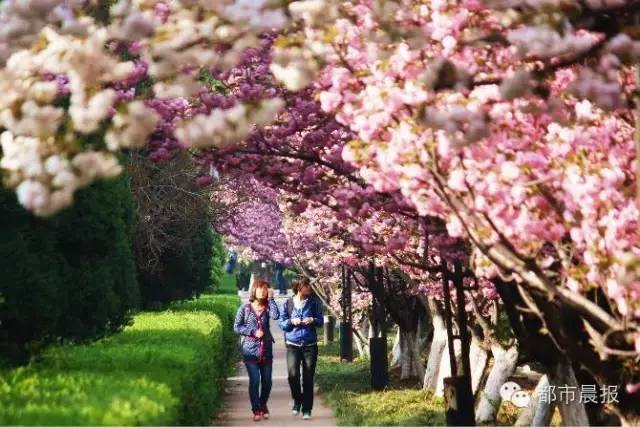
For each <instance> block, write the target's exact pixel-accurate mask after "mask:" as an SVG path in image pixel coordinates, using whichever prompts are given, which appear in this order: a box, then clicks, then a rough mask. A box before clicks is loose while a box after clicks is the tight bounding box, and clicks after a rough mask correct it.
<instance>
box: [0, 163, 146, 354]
mask: <svg viewBox="0 0 640 427" xmlns="http://www.w3.org/2000/svg"><path fill="white" fill-rule="evenodd" d="M0 187H1V186H0ZM0 218H2V223H1V224H0V271H1V272H2V275H0V353H2V354H5V355H9V356H11V357H12V358H14V359H22V358H24V357H26V356H28V355H29V354H30V353H32V352H35V351H36V350H38V349H41V348H42V347H43V346H45V345H47V344H48V343H50V342H55V341H62V340H66V339H71V340H88V339H95V338H99V337H101V336H104V335H106V334H109V333H112V332H114V331H117V330H119V329H121V328H122V326H123V325H126V324H127V323H128V322H130V320H131V316H132V311H133V309H135V308H136V307H137V306H138V304H139V289H138V284H137V279H136V270H135V263H134V260H133V254H132V249H131V248H132V241H131V238H132V233H133V226H134V209H133V201H132V198H131V195H130V192H129V185H128V181H127V178H126V176H121V177H118V178H116V179H111V180H108V181H100V182H96V183H94V184H93V185H91V186H90V187H88V188H86V189H84V190H82V191H79V192H78V193H77V194H76V200H75V203H74V205H73V207H71V208H69V209H67V210H65V211H63V212H61V213H59V214H58V215H55V216H54V217H52V218H49V219H42V218H37V217H35V216H33V215H32V214H30V213H29V212H27V211H26V210H24V209H23V208H22V207H21V206H20V205H19V204H18V203H17V201H16V199H15V195H14V194H13V193H12V192H9V191H7V190H5V189H4V188H0Z"/></svg>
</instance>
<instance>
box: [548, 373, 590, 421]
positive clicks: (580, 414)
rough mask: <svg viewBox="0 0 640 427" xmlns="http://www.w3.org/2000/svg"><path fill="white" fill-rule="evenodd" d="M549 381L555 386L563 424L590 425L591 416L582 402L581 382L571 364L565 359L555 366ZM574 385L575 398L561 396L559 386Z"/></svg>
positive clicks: (549, 374)
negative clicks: (580, 393)
mask: <svg viewBox="0 0 640 427" xmlns="http://www.w3.org/2000/svg"><path fill="white" fill-rule="evenodd" d="M548 376H549V383H550V384H551V385H552V386H555V394H556V404H557V405H558V409H559V410H560V415H561V416H562V424H563V425H565V426H588V425H589V418H588V417H587V411H586V410H585V408H584V403H582V402H580V396H579V390H580V384H578V380H576V376H575V373H574V372H573V368H572V367H571V364H570V363H568V362H566V361H563V362H560V363H558V364H557V365H556V366H554V367H553V368H552V369H551V370H550V371H549V372H548ZM566 386H569V387H574V388H573V390H576V392H575V398H573V399H571V398H565V397H564V396H562V399H561V396H560V392H559V389H558V387H563V388H565V387H566Z"/></svg>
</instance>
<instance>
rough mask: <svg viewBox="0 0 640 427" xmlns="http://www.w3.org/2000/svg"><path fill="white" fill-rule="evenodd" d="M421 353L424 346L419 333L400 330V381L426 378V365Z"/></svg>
mask: <svg viewBox="0 0 640 427" xmlns="http://www.w3.org/2000/svg"><path fill="white" fill-rule="evenodd" d="M420 353H422V344H421V342H420V338H419V337H418V331H413V332H408V331H406V332H405V331H402V330H400V366H401V373H400V379H405V378H424V363H423V362H422V358H421V357H420Z"/></svg>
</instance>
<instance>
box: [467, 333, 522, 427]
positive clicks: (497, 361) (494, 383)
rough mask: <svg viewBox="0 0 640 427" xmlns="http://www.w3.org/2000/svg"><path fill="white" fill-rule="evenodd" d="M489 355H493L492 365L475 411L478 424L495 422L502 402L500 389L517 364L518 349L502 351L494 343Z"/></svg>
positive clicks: (512, 348) (514, 347)
mask: <svg viewBox="0 0 640 427" xmlns="http://www.w3.org/2000/svg"><path fill="white" fill-rule="evenodd" d="M491 353H492V354H493V360H494V363H493V367H492V368H491V372H489V376H488V377H487V383H486V384H485V386H484V390H483V392H482V394H481V395H480V401H479V402H478V409H477V410H476V422H477V423H478V424H479V423H494V422H495V417H496V414H497V413H498V409H500V402H501V401H502V399H501V398H500V387H502V384H504V383H505V382H507V379H508V378H509V377H510V376H511V375H513V373H514V371H515V370H516V363H517V362H518V347H517V346H516V345H512V346H511V347H510V348H508V349H504V348H503V347H502V346H500V345H499V344H497V343H494V344H492V345H491Z"/></svg>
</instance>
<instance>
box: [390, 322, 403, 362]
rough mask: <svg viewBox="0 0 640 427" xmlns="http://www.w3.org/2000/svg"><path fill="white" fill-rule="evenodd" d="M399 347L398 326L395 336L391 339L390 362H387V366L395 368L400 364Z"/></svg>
mask: <svg viewBox="0 0 640 427" xmlns="http://www.w3.org/2000/svg"><path fill="white" fill-rule="evenodd" d="M401 352H402V350H401V349H400V328H398V330H397V331H396V337H395V338H394V339H393V349H392V350H391V363H389V368H396V367H398V366H400V358H401Z"/></svg>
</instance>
